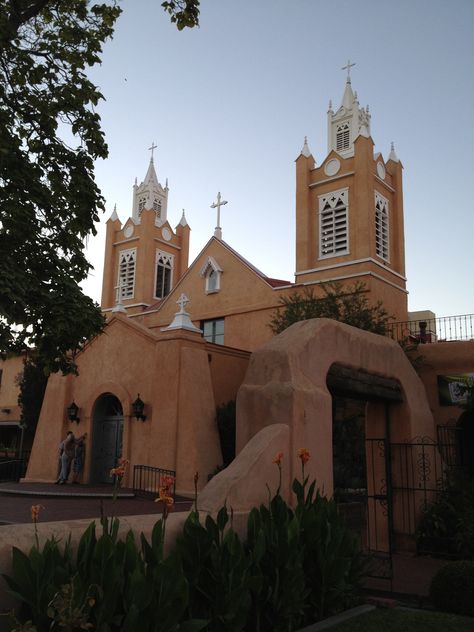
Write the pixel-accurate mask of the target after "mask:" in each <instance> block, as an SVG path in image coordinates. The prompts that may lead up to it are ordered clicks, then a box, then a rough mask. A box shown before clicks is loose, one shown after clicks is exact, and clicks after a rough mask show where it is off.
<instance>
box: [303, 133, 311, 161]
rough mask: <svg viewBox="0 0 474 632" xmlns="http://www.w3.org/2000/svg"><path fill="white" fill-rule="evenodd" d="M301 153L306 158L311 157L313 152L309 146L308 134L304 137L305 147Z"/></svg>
mask: <svg viewBox="0 0 474 632" xmlns="http://www.w3.org/2000/svg"><path fill="white" fill-rule="evenodd" d="M301 155H302V156H305V158H309V156H311V152H310V150H309V147H308V137H307V136H305V137H304V144H303V149H302V150H301Z"/></svg>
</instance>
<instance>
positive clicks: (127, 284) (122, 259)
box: [117, 248, 137, 299]
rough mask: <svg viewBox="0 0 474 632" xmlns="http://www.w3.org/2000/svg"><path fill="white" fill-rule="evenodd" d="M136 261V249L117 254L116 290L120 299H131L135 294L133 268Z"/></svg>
mask: <svg viewBox="0 0 474 632" xmlns="http://www.w3.org/2000/svg"><path fill="white" fill-rule="evenodd" d="M136 261H137V249H136V248H129V249H128V250H121V251H120V253H119V269H118V279H117V288H118V292H120V298H122V299H125V298H133V295H134V293H135V268H136Z"/></svg>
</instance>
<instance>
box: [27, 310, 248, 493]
mask: <svg viewBox="0 0 474 632" xmlns="http://www.w3.org/2000/svg"><path fill="white" fill-rule="evenodd" d="M248 358H249V354H248V353H246V352H242V351H239V350H236V349H228V348H227V347H221V346H217V345H211V344H208V343H206V342H205V341H204V340H203V338H202V337H201V336H200V335H199V334H197V333H191V332H186V331H184V330H179V331H174V332H167V333H164V332H160V336H159V337H157V336H156V335H154V333H152V332H150V331H149V330H147V329H146V328H144V327H142V326H141V325H139V324H138V323H136V322H133V320H131V319H127V318H124V317H122V316H119V317H114V318H113V319H111V320H110V322H109V324H108V326H107V327H106V330H105V331H104V333H103V334H102V335H101V336H98V337H97V338H95V339H94V340H93V341H92V342H91V343H90V344H89V345H88V346H87V347H86V349H85V350H84V351H83V352H82V353H81V354H80V356H79V357H78V359H77V364H78V370H79V375H78V376H77V377H76V376H68V377H62V376H60V375H53V376H51V379H50V382H49V384H48V388H47V391H46V395H45V399H44V403H43V407H42V411H41V415H40V420H39V423H38V430H37V432H36V437H35V441H34V445H33V450H32V455H31V459H30V463H29V467H28V471H27V474H26V477H25V480H27V481H53V480H55V479H56V476H57V467H58V458H57V450H58V445H59V443H60V441H61V440H62V439H63V438H64V436H65V434H66V432H67V431H68V430H69V429H71V430H72V431H73V432H74V433H75V434H76V435H79V434H82V433H84V432H86V433H87V435H88V438H87V441H86V461H85V469H84V480H85V481H86V482H87V481H89V480H90V472H91V464H92V452H93V449H92V448H93V443H94V423H93V421H94V407H95V404H96V402H97V400H98V398H99V397H100V396H101V395H103V394H104V393H111V394H113V395H115V396H116V397H117V398H118V399H119V400H120V403H121V405H122V410H123V417H124V432H123V452H122V456H124V457H126V458H127V459H129V460H130V473H131V472H132V471H133V466H134V465H151V466H154V467H161V468H165V469H172V470H176V472H177V487H176V489H177V492H178V493H180V494H185V495H188V494H192V492H193V490H194V482H193V479H194V473H195V472H196V471H199V473H200V481H201V483H200V485H202V484H203V482H204V481H205V480H206V479H207V474H209V473H210V472H211V471H213V470H214V468H215V467H216V466H217V465H220V464H221V463H222V455H221V451H220V443H219V437H218V432H217V427H216V423H215V409H216V405H218V404H221V403H225V402H227V401H229V400H230V399H235V398H236V394H237V389H238V388H239V386H240V384H241V382H242V380H243V377H244V374H245V371H246V368H247V365H248ZM138 394H140V398H141V399H142V400H143V401H144V402H145V414H146V417H147V418H146V421H145V422H142V421H139V420H136V419H135V418H134V417H133V416H132V415H131V408H132V402H133V401H134V400H135V398H136V397H137V395H138ZM72 400H74V401H75V403H76V404H77V406H79V412H78V416H79V418H80V422H79V424H78V425H76V424H75V423H71V422H70V421H68V419H67V414H66V408H67V406H68V405H69V404H70V403H71V401H72ZM124 483H125V485H131V483H132V481H131V475H129V477H128V478H127V479H126V480H125V481H124Z"/></svg>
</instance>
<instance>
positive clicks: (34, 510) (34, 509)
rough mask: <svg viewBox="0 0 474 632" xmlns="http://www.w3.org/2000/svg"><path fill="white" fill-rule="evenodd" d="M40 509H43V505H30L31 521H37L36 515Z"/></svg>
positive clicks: (37, 515)
mask: <svg viewBox="0 0 474 632" xmlns="http://www.w3.org/2000/svg"><path fill="white" fill-rule="evenodd" d="M42 509H45V507H44V506H43V505H31V519H32V520H33V522H38V517H39V515H40V511H41V510H42Z"/></svg>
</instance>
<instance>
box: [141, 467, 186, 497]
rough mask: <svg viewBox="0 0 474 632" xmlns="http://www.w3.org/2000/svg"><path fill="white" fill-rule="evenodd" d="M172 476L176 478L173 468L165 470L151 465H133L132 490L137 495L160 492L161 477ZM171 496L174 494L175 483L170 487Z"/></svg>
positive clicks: (155, 494)
mask: <svg viewBox="0 0 474 632" xmlns="http://www.w3.org/2000/svg"><path fill="white" fill-rule="evenodd" d="M165 476H172V477H173V479H175V478H176V472H175V470H166V469H164V468H161V467H153V466H151V465H135V466H134V467H133V491H134V492H135V494H137V495H138V496H154V497H158V496H159V494H160V487H162V486H163V478H164V477H165ZM170 492H171V495H172V497H173V498H174V495H175V483H174V482H173V484H172V485H171V487H170Z"/></svg>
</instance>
